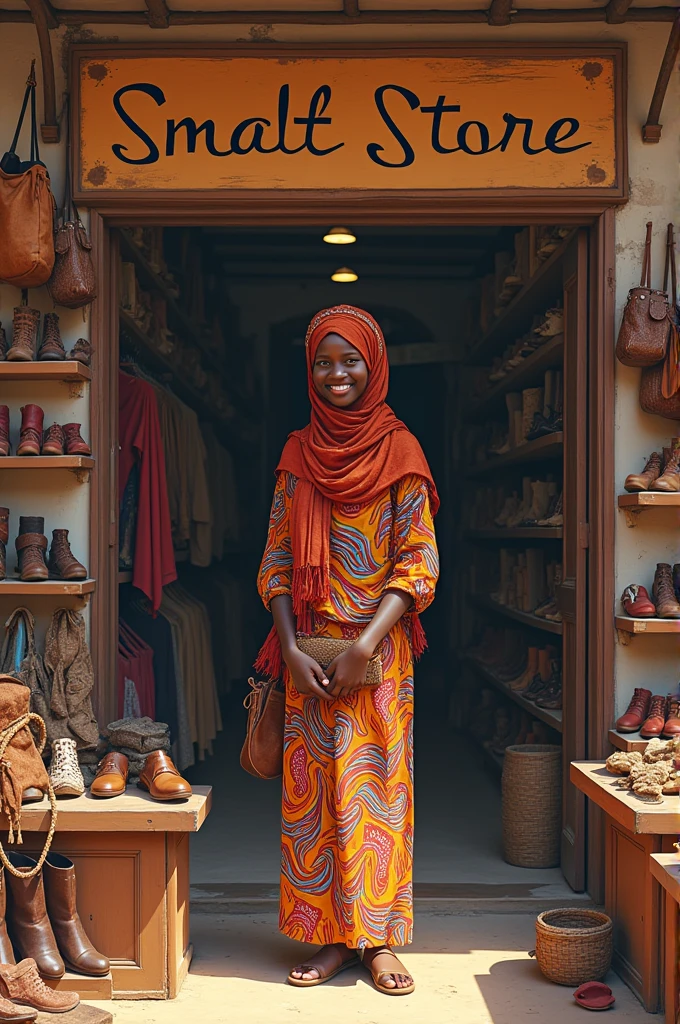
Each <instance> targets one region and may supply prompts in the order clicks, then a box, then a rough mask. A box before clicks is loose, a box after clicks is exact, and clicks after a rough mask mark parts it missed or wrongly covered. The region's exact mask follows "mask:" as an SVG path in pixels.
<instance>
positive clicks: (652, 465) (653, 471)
mask: <svg viewBox="0 0 680 1024" xmlns="http://www.w3.org/2000/svg"><path fill="white" fill-rule="evenodd" d="M661 472H662V467H661V455H660V453H659V452H652V454H651V455H650V456H649V458H648V459H647V462H646V464H645V468H644V469H643V470H642V472H641V473H629V474H628V476H627V477H626V482H625V484H624V485H623V489H624V491H629V492H631V493H633V492H635V491H648V490H649V489H650V488H651V487H652V484H654V482H655V481H656V480H658V479H659V477H660V476H661ZM654 490H656V487H654Z"/></svg>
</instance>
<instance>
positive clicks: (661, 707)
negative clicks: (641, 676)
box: [616, 688, 680, 740]
mask: <svg viewBox="0 0 680 1024" xmlns="http://www.w3.org/2000/svg"><path fill="white" fill-rule="evenodd" d="M616 728H617V729H618V731H619V732H638V731H639V733H640V736H641V737H642V739H643V740H652V739H655V738H656V737H662V738H663V739H666V740H674V739H677V738H678V737H679V736H680V698H679V697H677V696H675V695H674V696H671V695H670V694H669V695H668V696H667V697H664V696H662V695H661V694H658V693H657V694H652V691H651V690H645V689H642V688H636V690H635V691H634V693H633V697H632V700H631V702H630V704H629V705H628V707H627V709H626V711H625V713H624V714H623V715H621V717H620V718H619V719H618V721H617V722H616Z"/></svg>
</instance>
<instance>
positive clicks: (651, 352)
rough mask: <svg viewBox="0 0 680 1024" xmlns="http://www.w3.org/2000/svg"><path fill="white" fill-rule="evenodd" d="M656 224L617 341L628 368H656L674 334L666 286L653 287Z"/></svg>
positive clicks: (649, 230)
mask: <svg viewBox="0 0 680 1024" xmlns="http://www.w3.org/2000/svg"><path fill="white" fill-rule="evenodd" d="M651 245H652V222H651V221H649V222H648V224H647V236H646V238H645V252H644V257H643V260H642V276H641V278H640V287H639V288H631V290H630V291H629V292H628V301H627V302H626V308H625V309H624V311H623V319H622V320H621V327H620V328H619V336H618V339H617V342H616V358H617V359H618V360H619V362H620V363H623V365H624V366H654V365H655V363H660V362H661V360H662V359H663V358H664V357H665V355H666V349H667V347H668V339H669V334H670V328H671V322H670V316H669V312H670V307H669V302H668V296H667V294H666V286H665V285H664V290H663V291H658V290H657V289H653V288H652V287H651V282H652V253H651Z"/></svg>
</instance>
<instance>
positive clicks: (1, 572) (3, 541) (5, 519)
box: [0, 508, 9, 963]
mask: <svg viewBox="0 0 680 1024" xmlns="http://www.w3.org/2000/svg"><path fill="white" fill-rule="evenodd" d="M8 540H9V509H8V508H0V580H4V579H5V578H6V576H7V541H8ZM1 876H2V867H0V889H1V888H2V877H1ZM2 900H3V896H2V893H1V892H0V909H1V908H2ZM1 956H2V925H1V923H0V957H1ZM0 963H3V961H2V960H1V959H0Z"/></svg>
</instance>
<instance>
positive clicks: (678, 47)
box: [642, 11, 680, 142]
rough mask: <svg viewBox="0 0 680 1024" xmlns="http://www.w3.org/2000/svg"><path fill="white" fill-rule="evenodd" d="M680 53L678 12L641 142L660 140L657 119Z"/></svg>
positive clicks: (643, 127) (679, 12)
mask: <svg viewBox="0 0 680 1024" xmlns="http://www.w3.org/2000/svg"><path fill="white" fill-rule="evenodd" d="M679 51H680V11H678V12H677V14H676V15H675V21H674V22H673V27H672V29H671V34H670V35H669V37H668V43H667V44H666V52H665V53H664V55H663V60H662V61H661V67H660V68H659V77H658V78H657V80H656V86H655V88H654V95H653V96H652V102H651V103H650V106H649V113H648V114H647V120H646V121H645V123H644V124H643V126H642V141H643V142H659V141H660V139H661V129H662V127H663V126H662V125H661V124H659V118H660V117H661V108H662V107H663V101H664V99H665V97H666V90H667V89H668V83H669V82H670V80H671V74H672V72H673V68H674V67H675V62H676V60H677V58H678V52H679Z"/></svg>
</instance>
